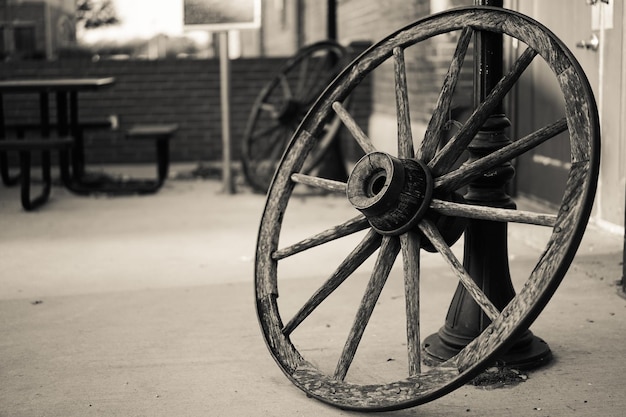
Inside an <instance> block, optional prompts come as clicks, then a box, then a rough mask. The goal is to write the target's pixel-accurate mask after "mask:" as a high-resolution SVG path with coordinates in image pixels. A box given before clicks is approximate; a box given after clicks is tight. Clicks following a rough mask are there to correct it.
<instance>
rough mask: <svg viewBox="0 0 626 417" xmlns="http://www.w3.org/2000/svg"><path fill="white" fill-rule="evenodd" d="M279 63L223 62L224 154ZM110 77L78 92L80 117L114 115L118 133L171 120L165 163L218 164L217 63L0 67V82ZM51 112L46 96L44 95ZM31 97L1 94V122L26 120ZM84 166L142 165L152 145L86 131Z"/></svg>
mask: <svg viewBox="0 0 626 417" xmlns="http://www.w3.org/2000/svg"><path fill="white" fill-rule="evenodd" d="M283 62H284V58H265V59H240V60H233V61H231V71H232V72H231V87H232V98H231V125H232V155H233V159H236V158H238V157H239V154H240V152H239V150H240V142H241V140H242V136H243V131H244V128H245V125H246V122H247V118H248V115H249V113H250V110H251V108H252V104H253V102H254V99H255V98H256V96H257V94H258V93H259V91H260V90H261V88H262V87H263V86H264V85H265V84H266V83H267V82H268V81H269V80H270V79H271V77H273V76H274V75H275V74H276V71H277V70H278V68H279V67H280V66H281V64H282V63H283ZM69 76H85V77H96V76H97V77H100V76H112V77H115V80H116V82H115V85H114V86H113V87H111V88H109V89H106V90H102V91H100V92H97V93H93V92H84V93H80V95H79V103H80V118H81V119H82V120H103V119H106V118H108V117H109V116H110V115H118V117H119V120H120V127H121V129H120V130H123V129H124V128H125V127H128V126H129V125H131V124H134V123H154V122H163V123H178V124H179V125H180V130H179V132H178V133H177V135H176V138H175V140H173V141H172V143H171V151H170V155H171V159H172V161H191V162H193V161H200V160H203V161H209V160H220V159H221V155H222V133H221V122H220V120H221V110H220V82H219V61H218V60H158V61H100V62H91V61H81V60H64V61H56V62H33V61H30V62H29V61H23V62H8V63H3V64H0V78H30V77H69ZM50 105H51V110H52V115H54V114H55V113H54V111H55V110H54V98H53V97H51V98H50ZM37 108H38V104H37V98H36V97H34V96H30V95H29V96H26V95H14V94H12V95H5V96H4V109H5V114H6V118H7V122H20V121H21V122H24V121H29V120H30V121H34V120H33V118H34V117H37V114H38V110H37ZM86 144H87V155H86V156H87V161H88V162H93V163H112V162H114V163H127V162H147V161H151V160H153V153H152V152H153V151H152V148H153V147H152V146H151V145H150V146H148V145H147V144H146V145H145V146H143V145H142V144H138V143H135V142H133V143H132V144H129V143H128V142H127V141H126V140H125V139H124V137H123V135H122V134H121V132H111V131H101V132H97V133H95V132H92V133H89V134H87V136H86Z"/></svg>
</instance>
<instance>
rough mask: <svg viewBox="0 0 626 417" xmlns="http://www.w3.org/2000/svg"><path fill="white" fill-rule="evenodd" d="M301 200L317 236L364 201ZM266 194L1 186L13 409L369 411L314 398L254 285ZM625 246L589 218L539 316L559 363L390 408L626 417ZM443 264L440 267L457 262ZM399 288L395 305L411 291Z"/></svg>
mask: <svg viewBox="0 0 626 417" xmlns="http://www.w3.org/2000/svg"><path fill="white" fill-rule="evenodd" d="M177 169H178V170H183V169H186V167H178V168H177V167H173V171H174V173H175V172H176V170H177ZM294 204H297V205H301V207H302V210H296V212H299V213H301V217H298V218H294V219H290V220H291V221H293V222H294V224H296V223H300V224H301V225H302V227H303V228H304V229H306V230H307V233H308V231H309V230H320V227H323V226H322V224H324V222H326V221H328V220H329V218H332V217H333V216H335V215H336V216H338V217H341V216H343V215H344V213H346V214H347V213H348V212H347V211H342V210H348V209H349V208H348V209H344V208H343V206H341V205H338V204H336V203H335V202H334V200H333V199H329V198H326V197H307V198H302V199H299V200H298V201H295V202H294ZM263 205H264V197H263V196H260V195H255V194H252V193H250V192H248V191H247V190H246V189H245V188H241V189H240V192H239V193H237V194H234V195H227V194H223V193H221V184H220V183H219V181H217V180H172V181H168V182H167V183H166V184H165V186H164V188H163V189H162V190H161V191H160V192H159V193H158V194H156V195H153V196H143V197H119V198H105V197H99V198H95V197H87V198H86V197H78V196H74V195H71V194H70V193H68V192H66V191H65V190H63V189H61V188H59V187H55V188H54V189H53V195H52V197H51V200H50V202H49V203H48V204H47V205H46V206H44V207H43V208H42V209H41V210H39V211H37V212H33V213H25V212H23V211H22V209H21V207H20V204H19V191H18V190H16V189H7V188H5V187H3V188H1V189H0V236H1V238H0V335H2V336H1V337H0V416H2V417H5V416H6V417H20V416H28V417H31V416H64V417H66V416H87V415H93V416H125V417H126V416H277V417H280V416H320V415H324V416H347V415H360V413H354V412H347V411H342V410H338V409H335V408H332V407H329V406H327V405H324V404H322V403H320V402H318V401H316V400H313V399H309V398H307V397H306V395H305V394H304V393H302V392H301V391H299V390H298V389H297V388H295V387H294V386H293V385H292V384H291V383H290V382H289V381H288V380H287V378H285V377H284V376H283V374H282V373H281V371H280V370H279V368H278V367H277V366H276V364H275V363H274V361H273V359H272V358H271V356H270V355H269V353H268V351H267V349H266V347H265V344H264V341H263V338H262V336H261V332H260V330H259V327H258V323H257V318H256V312H255V303H254V294H253V280H254V277H253V256H254V250H255V240H256V233H257V229H258V223H259V219H260V216H261V213H262V209H263ZM313 213H315V215H312V214H313ZM324 213H326V214H324ZM289 230H290V229H287V232H288V233H291V232H289ZM294 233H295V232H294ZM513 233H517V232H516V231H515V230H514V231H513ZM516 236H517V237H515V238H514V239H513V242H512V243H510V244H511V248H510V252H511V253H510V258H511V259H510V260H511V262H512V264H513V266H512V268H517V266H515V264H516V262H515V261H516V260H517V261H522V262H520V263H521V265H520V268H522V269H523V268H525V266H524V265H523V264H524V259H526V254H527V253H530V252H533V251H536V249H537V248H536V246H537V245H536V240H540V237H538V236H537V234H535V233H530V234H528V233H524V232H523V231H522V232H519V235H516ZM621 245H622V236H616V235H611V234H608V233H607V232H604V231H602V230H599V229H598V228H596V227H594V226H593V225H591V226H590V227H589V229H588V232H587V233H586V235H585V239H584V241H583V245H582V247H581V249H580V250H579V253H578V256H577V258H576V260H575V262H574V264H573V265H572V267H571V268H570V272H569V273H568V276H567V277H566V278H565V280H564V282H563V284H562V285H561V287H560V288H559V290H558V291H557V293H556V294H555V296H554V297H553V298H552V300H551V301H550V303H549V304H548V306H547V308H546V309H545V310H544V312H543V313H542V314H541V316H540V317H539V319H538V320H537V321H536V322H535V324H534V325H533V326H532V330H533V331H534V333H535V334H537V335H539V336H541V337H543V338H544V339H546V341H547V342H548V343H549V345H550V346H551V348H552V350H553V353H554V356H555V359H554V361H553V362H552V363H551V364H550V365H549V366H546V367H543V368H540V369H538V370H535V371H532V372H529V373H528V379H527V380H525V381H524V382H522V383H519V384H517V385H515V386H512V387H506V388H497V389H486V388H481V387H475V386H469V385H468V386H464V387H462V388H460V389H458V390H456V391H454V392H453V393H451V394H449V395H446V396H444V397H442V398H440V399H438V400H435V401H433V402H431V403H428V404H425V405H422V406H419V407H416V408H412V409H408V410H402V411H397V412H390V413H384V415H386V416H418V415H419V416H472V415H473V416H486V415H490V416H552V417H555V416H572V415H580V416H589V415H596V416H621V415H624V412H625V410H626V398H625V397H624V394H623V385H624V384H623V381H624V374H625V371H626V343H624V335H625V334H626V300H624V299H623V298H621V297H619V296H618V293H617V286H616V281H617V280H619V279H620V278H621V264H620V262H621V259H622V258H621ZM322 256H326V254H322ZM433 259H435V258H433ZM433 262H434V264H433V266H432V268H433V271H435V273H436V274H438V273H439V272H436V271H439V269H438V268H441V270H442V271H443V269H445V268H447V267H446V266H445V265H442V264H441V265H440V264H438V263H437V261H435V260H433ZM316 269H317V265H316V264H311V265H302V264H300V265H299V266H298V267H297V268H294V269H293V271H291V270H290V269H289V268H287V269H286V273H292V272H293V273H294V274H296V275H297V276H296V277H295V278H294V279H293V280H290V281H288V283H287V284H286V286H285V291H291V293H293V294H296V295H298V294H301V295H303V296H306V295H307V294H310V292H309V291H310V288H315V285H316V280H315V275H316V274H315V273H314V272H315V271H316ZM442 273H443V272H442ZM453 287H454V286H452V287H450V286H449V285H447V286H445V290H446V291H439V289H443V288H441V287H439V286H434V287H433V291H435V292H434V293H430V294H428V300H426V301H425V305H426V306H425V307H427V306H428V304H432V306H433V307H434V308H438V309H439V311H443V312H444V313H445V310H446V308H447V305H448V304H449V301H450V299H451V296H452V293H451V292H450V291H449V290H450V288H453ZM389 291H390V292H389V294H388V296H387V295H386V294H385V293H384V295H383V297H381V305H382V306H383V307H381V308H382V309H383V311H384V306H385V305H392V304H393V302H392V300H395V299H396V298H398V294H401V292H402V290H401V287H397V288H395V287H393V284H392V287H391V289H390V290H389ZM385 297H386V298H385ZM336 313H337V314H343V311H339V310H337V311H336ZM351 314H352V313H351ZM437 314H439V313H437ZM437 317H440V318H437ZM443 319H444V317H443V316H442V315H437V316H435V319H434V320H432V324H431V326H432V327H431V328H426V329H425V332H428V331H436V329H437V327H438V326H440V325H441V324H443ZM365 359H367V358H365ZM375 415H376V414H375Z"/></svg>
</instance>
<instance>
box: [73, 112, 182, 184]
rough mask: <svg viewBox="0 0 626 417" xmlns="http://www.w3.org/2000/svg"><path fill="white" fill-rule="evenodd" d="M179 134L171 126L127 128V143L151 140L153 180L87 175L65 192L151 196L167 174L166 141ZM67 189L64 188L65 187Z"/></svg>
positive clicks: (157, 125) (142, 125) (176, 128)
mask: <svg viewBox="0 0 626 417" xmlns="http://www.w3.org/2000/svg"><path fill="white" fill-rule="evenodd" d="M177 130H178V125H177V124H175V123H171V124H136V125H132V126H131V127H130V128H128V129H127V130H126V131H125V133H124V136H125V137H126V139H128V140H152V141H154V143H155V147H156V165H157V166H156V168H157V173H156V178H151V179H144V178H126V177H124V178H113V177H112V176H110V175H108V174H89V173H88V174H86V175H85V176H84V177H83V178H82V179H81V182H80V183H76V182H74V183H72V184H71V185H70V186H69V187H68V188H70V189H71V190H72V191H73V192H75V193H77V194H83V195H86V194H94V193H103V194H109V195H132V194H152V193H155V192H157V191H158V190H159V189H160V188H161V186H162V185H163V183H164V182H165V180H166V179H167V175H168V171H169V141H170V139H171V138H172V136H173V135H174V134H175V133H176V131H177ZM66 185H67V184H66Z"/></svg>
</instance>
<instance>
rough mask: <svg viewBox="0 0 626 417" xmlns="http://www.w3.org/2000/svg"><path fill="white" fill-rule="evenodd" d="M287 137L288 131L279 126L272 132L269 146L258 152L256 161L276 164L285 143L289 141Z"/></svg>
mask: <svg viewBox="0 0 626 417" xmlns="http://www.w3.org/2000/svg"><path fill="white" fill-rule="evenodd" d="M287 135H289V131H288V130H286V129H285V127H284V126H279V128H278V129H276V130H274V131H273V132H272V135H271V137H270V140H269V141H268V143H269V144H270V145H269V146H266V147H265V148H264V149H262V151H261V152H259V155H258V157H259V158H258V159H260V160H269V161H273V162H276V163H278V159H279V158H280V156H281V154H282V153H283V150H284V149H285V142H286V141H287V140H289V138H288V136H287Z"/></svg>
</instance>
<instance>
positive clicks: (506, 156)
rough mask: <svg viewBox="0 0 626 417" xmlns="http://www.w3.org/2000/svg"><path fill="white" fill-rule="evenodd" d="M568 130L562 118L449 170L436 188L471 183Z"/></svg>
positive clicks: (454, 187) (444, 189)
mask: <svg viewBox="0 0 626 417" xmlns="http://www.w3.org/2000/svg"><path fill="white" fill-rule="evenodd" d="M566 130H567V120H566V119H565V118H562V119H560V120H558V121H557V122H554V123H552V124H550V125H548V126H545V127H543V128H541V129H538V130H536V131H535V132H533V133H531V134H529V135H527V136H525V137H523V138H522V139H519V140H517V141H515V142H513V143H511V144H510V145H507V146H505V147H503V148H501V149H498V150H497V151H495V152H493V153H491V154H489V155H487V156H484V157H482V158H480V159H478V160H476V161H474V162H471V163H468V164H465V165H463V166H461V167H460V168H459V169H457V170H455V171H452V172H449V173H447V174H445V175H442V176H441V177H439V178H437V179H436V180H435V188H436V189H438V190H439V191H443V192H445V191H454V190H457V189H459V188H461V187H463V186H464V185H467V184H469V183H470V182H471V181H472V180H474V179H475V178H476V177H478V176H480V175H481V174H483V173H484V172H485V171H487V170H489V169H491V168H493V167H496V166H498V165H500V164H502V163H504V162H507V161H510V160H512V159H513V158H516V157H518V156H520V155H522V154H523V153H525V152H527V151H529V150H530V149H532V148H534V147H536V146H538V145H540V144H542V143H543V142H545V141H547V140H549V139H552V138H553V137H555V136H556V135H558V134H559V133H562V132H564V131H566Z"/></svg>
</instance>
